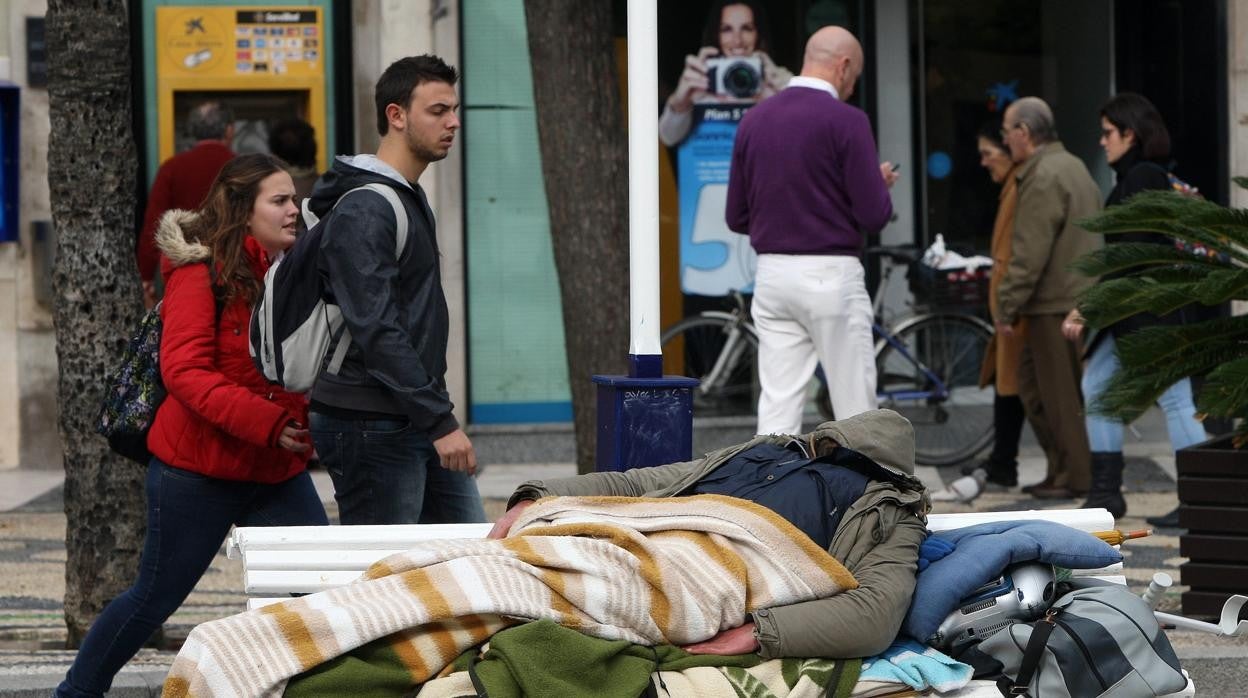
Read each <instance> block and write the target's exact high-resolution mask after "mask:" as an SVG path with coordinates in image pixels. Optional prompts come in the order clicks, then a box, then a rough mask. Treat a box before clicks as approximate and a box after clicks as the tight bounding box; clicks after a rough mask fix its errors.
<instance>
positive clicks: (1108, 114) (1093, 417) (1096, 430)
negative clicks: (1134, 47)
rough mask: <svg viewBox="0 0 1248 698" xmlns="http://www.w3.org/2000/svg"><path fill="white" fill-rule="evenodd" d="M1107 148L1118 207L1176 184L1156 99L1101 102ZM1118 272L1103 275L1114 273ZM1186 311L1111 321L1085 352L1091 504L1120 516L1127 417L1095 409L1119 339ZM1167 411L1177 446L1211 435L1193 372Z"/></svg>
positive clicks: (1079, 325)
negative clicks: (1200, 416) (1200, 415)
mask: <svg viewBox="0 0 1248 698" xmlns="http://www.w3.org/2000/svg"><path fill="white" fill-rule="evenodd" d="M1101 147H1102V148H1104V149H1105V158H1106V159H1107V160H1108V161H1109V164H1110V167H1112V168H1113V169H1114V174H1115V176H1116V183H1115V185H1114V189H1113V191H1111V192H1110V194H1109V198H1108V199H1106V201H1105V207H1106V208H1109V207H1110V206H1115V205H1117V204H1120V203H1122V202H1123V201H1126V200H1127V199H1129V198H1131V197H1132V196H1134V195H1135V194H1138V193H1140V192H1142V191H1148V190H1153V189H1159V190H1168V189H1170V188H1171V185H1170V178H1169V172H1168V170H1167V168H1166V163H1168V162H1169V160H1170V133H1169V132H1168V131H1167V130H1166V124H1165V122H1164V121H1163V120H1162V118H1161V114H1160V113H1159V112H1158V111H1157V108H1156V107H1154V106H1153V104H1152V102H1150V101H1148V99H1146V98H1144V97H1142V96H1140V95H1138V94H1134V93H1130V92H1123V93H1121V94H1119V95H1117V96H1115V97H1113V98H1112V99H1110V100H1109V101H1108V102H1106V103H1105V106H1103V107H1101ZM1105 241H1106V243H1107V244H1111V245H1112V244H1121V243H1126V242H1147V243H1155V244H1159V245H1173V244H1174V241H1173V240H1172V239H1170V238H1169V237H1168V236H1166V235H1162V234H1160V233H1146V232H1138V233H1126V234H1121V235H1107V236H1106V237H1105ZM1114 276H1115V275H1113V274H1110V275H1107V276H1106V277H1103V278H1102V281H1104V280H1106V279H1111V278H1114ZM1181 321H1182V319H1181V317H1180V314H1179V313H1171V314H1169V315H1166V316H1162V317H1159V316H1156V315H1151V314H1143V313H1142V314H1137V315H1133V316H1131V317H1128V318H1125V319H1123V320H1120V321H1118V322H1116V323H1114V324H1113V325H1110V326H1109V327H1106V328H1103V329H1101V330H1099V331H1097V332H1096V333H1094V334H1093V335H1091V336H1090V337H1088V339H1087V348H1086V350H1085V353H1084V356H1085V357H1086V359H1087V366H1086V368H1085V369H1084V372H1083V384H1082V388H1083V402H1084V405H1086V406H1087V407H1088V411H1087V417H1086V418H1085V422H1086V425H1087V430H1088V445H1089V446H1091V448H1092V487H1091V489H1090V490H1089V492H1088V500H1087V501H1086V502H1084V504H1083V506H1084V507H1104V508H1105V509H1108V510H1109V512H1110V513H1111V514H1113V515H1114V518H1119V517H1121V516H1122V515H1123V514H1125V513H1126V511H1127V502H1126V500H1125V499H1123V496H1122V471H1123V468H1124V461H1123V457H1122V440H1123V437H1122V432H1123V426H1124V425H1123V424H1122V422H1119V421H1117V420H1115V419H1112V418H1109V417H1105V416H1103V415H1099V414H1096V413H1095V405H1096V403H1097V401H1098V400H1099V399H1100V397H1101V395H1102V394H1104V392H1105V389H1106V387H1108V385H1109V380H1110V378H1111V377H1113V375H1114V373H1115V372H1116V371H1117V370H1118V366H1119V363H1118V356H1117V354H1116V353H1115V351H1114V348H1115V340H1116V339H1118V338H1121V337H1123V336H1126V335H1128V334H1130V333H1132V332H1135V331H1136V330H1138V329H1140V328H1142V327H1148V326H1151V325H1158V324H1179V323H1180V322H1181ZM1083 330H1084V321H1083V316H1081V315H1080V314H1079V310H1078V309H1075V310H1072V311H1071V312H1070V314H1069V315H1068V316H1067V317H1066V320H1065V321H1064V322H1063V323H1062V332H1063V334H1065V335H1066V337H1067V338H1068V339H1070V340H1071V341H1078V340H1079V339H1080V338H1081V337H1082V335H1083ZM1157 404H1158V405H1160V406H1161V409H1162V411H1163V412H1165V415H1166V430H1167V431H1168V432H1169V434H1170V445H1171V447H1173V448H1174V450H1176V451H1177V450H1179V449H1180V448H1185V447H1187V446H1190V445H1192V444H1195V443H1199V442H1201V441H1204V440H1205V439H1206V438H1207V437H1206V436H1205V430H1204V427H1202V426H1201V424H1200V422H1198V421H1197V420H1196V417H1195V414H1196V407H1195V405H1194V404H1193V402H1192V384H1191V381H1190V380H1188V379H1187V378H1184V379H1182V380H1180V381H1179V382H1177V383H1175V384H1174V385H1172V386H1170V387H1169V388H1167V389H1166V391H1165V392H1164V393H1162V395H1161V397H1160V398H1158V400H1157ZM1178 518H1179V517H1178V509H1177V508H1176V509H1175V510H1174V511H1171V512H1170V513H1169V514H1166V515H1164V516H1159V517H1150V518H1148V519H1147V521H1148V522H1149V523H1151V524H1153V525H1154V526H1178V524H1179V521H1178Z"/></svg>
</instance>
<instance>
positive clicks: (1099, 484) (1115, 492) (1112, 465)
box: [1083, 451, 1127, 519]
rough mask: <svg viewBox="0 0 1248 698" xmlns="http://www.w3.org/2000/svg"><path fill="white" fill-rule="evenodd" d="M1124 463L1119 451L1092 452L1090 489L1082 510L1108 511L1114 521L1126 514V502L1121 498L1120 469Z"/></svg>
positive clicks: (1124, 465)
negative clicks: (1099, 509) (1098, 509)
mask: <svg viewBox="0 0 1248 698" xmlns="http://www.w3.org/2000/svg"><path fill="white" fill-rule="evenodd" d="M1124 467H1126V463H1125V462H1124V461H1123V459H1122V452H1121V451H1114V452H1104V451H1103V452H1096V451H1093V452H1092V488H1091V489H1090V490H1089V491H1088V500H1087V501H1086V502H1084V503H1083V508H1084V509H1095V508H1098V507H1099V508H1102V509H1108V510H1109V513H1110V514H1111V515H1113V517H1114V518H1115V519H1121V518H1122V517H1123V516H1124V515H1125V514H1126V513H1127V500H1125V499H1123V497H1122V469H1123V468H1124Z"/></svg>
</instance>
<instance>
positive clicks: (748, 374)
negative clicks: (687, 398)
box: [660, 311, 758, 417]
mask: <svg viewBox="0 0 1248 698" xmlns="http://www.w3.org/2000/svg"><path fill="white" fill-rule="evenodd" d="M660 342H661V344H662V346H663V355H664V359H665V361H664V363H665V364H668V365H671V364H669V363H668V362H669V360H671V359H673V358H676V359H677V360H679V358H683V359H684V375H686V376H689V377H690V378H697V379H698V380H699V381H702V382H701V384H700V385H698V387H697V388H694V389H693V406H694V413H695V414H697V415H698V416H699V417H710V416H714V417H726V416H738V415H753V414H754V413H755V410H756V409H757V408H758V336H757V335H756V334H755V333H754V328H753V327H750V326H749V325H747V324H744V323H740V322H738V320H737V319H736V317H734V316H733V315H732V314H730V313H720V312H717V311H709V312H705V313H702V314H700V315H696V316H694V317H689V318H685V319H684V320H681V321H680V322H678V323H676V324H675V325H672V326H671V327H669V328H667V330H666V331H665V332H664V333H663V336H662V338H661V339H660Z"/></svg>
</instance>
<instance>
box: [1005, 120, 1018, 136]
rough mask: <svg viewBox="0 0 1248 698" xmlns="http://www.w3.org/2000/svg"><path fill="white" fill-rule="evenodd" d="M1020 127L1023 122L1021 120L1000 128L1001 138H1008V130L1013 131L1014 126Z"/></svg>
mask: <svg viewBox="0 0 1248 698" xmlns="http://www.w3.org/2000/svg"><path fill="white" fill-rule="evenodd" d="M1022 127H1023V122H1021V121H1019V122H1017V123H1015V124H1014V125H1013V126H1006V127H1005V128H1003V129H1001V138H1008V137H1009V135H1010V131H1013V130H1014V129H1016V128H1022Z"/></svg>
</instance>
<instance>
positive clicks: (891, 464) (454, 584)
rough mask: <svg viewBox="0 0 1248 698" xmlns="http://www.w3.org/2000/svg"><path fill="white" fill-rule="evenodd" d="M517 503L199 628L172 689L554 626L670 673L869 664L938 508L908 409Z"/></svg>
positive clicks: (535, 484)
mask: <svg viewBox="0 0 1248 698" xmlns="http://www.w3.org/2000/svg"><path fill="white" fill-rule="evenodd" d="M508 504H509V509H508V511H507V513H506V514H505V515H504V516H503V517H502V518H500V519H499V521H498V523H497V524H496V525H495V527H494V530H493V531H491V533H490V537H489V538H488V539H486V540H459V541H429V542H427V543H425V544H422V545H421V546H419V547H417V548H414V549H412V550H410V551H407V552H404V553H400V554H396V555H392V556H390V557H388V558H386V559H384V560H381V561H379V562H377V563H376V564H374V565H373V566H372V567H371V568H369V570H368V571H367V572H366V573H365V574H364V576H363V577H362V578H361V579H360V580H359V581H357V582H355V583H353V584H349V585H347V586H344V587H339V588H336V589H331V590H329V591H326V592H322V593H319V594H314V595H311V596H306V597H302V598H299V599H292V600H291V601H286V602H282V603H278V604H274V605H271V606H266V607H263V608H260V609H257V610H255V611H251V612H248V613H243V614H239V615H236V616H232V617H229V618H225V619H222V620H219V621H213V622H210V623H205V624H203V625H201V626H199V627H197V628H196V629H195V630H194V631H192V633H191V635H190V636H189V637H188V639H187V641H186V644H185V645H184V646H183V649H182V651H181V652H180V653H179V655H178V657H177V659H176V660H175V662H174V664H173V667H172V668H171V670H170V674H169V678H168V680H167V681H166V683H165V692H164V694H165V695H166V696H182V695H194V696H206V695H278V694H281V693H282V692H283V691H287V693H288V695H289V694H292V693H297V692H298V693H303V694H307V695H312V694H314V691H313V690H311V685H310V684H309V685H305V687H304V689H303V691H295V690H294V689H295V688H296V686H298V684H299V683H300V681H299V680H296V681H293V682H292V681H291V679H292V678H294V677H299V679H300V680H302V679H305V678H308V677H315V676H316V675H317V674H318V672H320V671H322V670H323V669H324V668H325V667H333V668H334V669H335V670H336V671H338V672H339V673H340V674H341V673H342V672H343V671H346V670H347V669H349V668H350V663H351V662H356V661H363V662H365V663H367V662H368V661H369V659H368V658H369V657H373V658H375V657H377V656H378V655H386V656H388V657H389V658H391V659H393V660H395V662H394V663H396V664H398V665H400V666H401V669H402V670H401V671H400V673H401V674H403V676H402V677H401V680H402V681H404V682H406V685H407V686H408V688H409V690H410V689H411V688H414V687H418V686H419V684H422V683H425V682H427V681H430V679H433V678H435V677H438V676H439V675H440V673H444V672H445V671H449V670H450V669H451V668H452V667H451V666H448V665H452V663H453V662H455V661H456V660H457V658H459V657H460V655H461V654H466V653H465V650H468V649H469V648H472V647H476V646H478V645H480V644H481V643H482V642H484V641H485V640H487V639H489V638H490V637H491V636H492V635H494V634H495V633H497V632H499V631H500V630H503V629H505V628H508V627H510V626H515V625H520V624H525V623H527V625H525V626H524V627H526V628H528V627H538V626H539V624H538V623H528V621H535V620H536V621H544V622H545V624H544V625H542V627H553V628H556V629H558V630H563V629H564V628H570V629H573V630H577V631H580V632H579V633H569V634H571V635H575V636H577V637H584V636H590V638H599V639H600V640H593V642H600V641H601V640H607V641H617V644H619V643H621V642H622V643H623V644H625V645H627V644H629V643H631V644H632V645H640V646H645V647H644V649H645V650H646V660H645V661H646V662H647V663H648V665H649V666H651V667H658V666H659V665H660V663H661V662H660V651H659V649H665V650H674V649H675V648H672V647H670V646H672V645H675V646H678V647H683V649H684V650H685V652H687V653H689V654H686V653H685V652H680V651H679V650H676V652H677V653H678V654H679V655H680V656H681V657H688V656H689V655H703V656H705V657H706V660H707V661H712V664H713V656H714V655H734V656H736V655H741V654H746V653H757V655H761V657H762V658H777V657H819V658H844V659H852V658H861V657H868V656H871V655H875V654H878V653H880V652H883V651H884V650H885V649H887V648H888V647H889V645H890V643H892V642H893V640H894V639H895V638H896V637H897V634H898V631H899V629H900V628H901V624H902V621H903V618H904V617H905V615H906V611H907V608H908V607H909V605H910V600H911V595H912V593H913V591H914V587H915V571H916V568H917V561H918V555H919V546H920V545H921V544H922V542H923V539H924V537H925V536H926V526H925V517H926V513H927V510H928V508H929V500H928V496H927V493H926V490H925V489H924V487H923V485H922V484H921V483H920V482H919V481H918V480H917V479H916V478H915V477H914V432H913V429H912V428H911V426H910V423H909V422H908V421H907V420H906V419H905V418H904V417H902V416H901V415H899V414H897V413H895V412H892V411H889V410H875V411H871V412H866V413H863V414H860V415H857V416H854V417H851V418H848V419H844V420H840V421H837V422H827V423H824V424H822V425H820V427H819V428H817V429H816V430H815V431H813V432H811V433H809V434H804V435H801V436H784V435H774V436H760V437H756V438H754V439H753V440H751V441H749V442H747V443H744V444H739V445H736V446H732V447H729V448H725V449H722V450H719V451H716V452H713V453H710V454H708V455H707V456H705V457H704V458H702V459H699V460H695V461H690V462H686V463H674V464H670V465H662V466H657V467H652V468H639V469H635V470H630V471H626V472H612V473H592V474H588V475H581V476H577V477H573V478H566V479H560V480H553V481H547V482H542V481H531V482H527V483H525V484H523V485H521V486H520V487H519V488H518V489H517V490H516V492H515V494H513V495H512V497H511V499H510V501H509V502H508ZM550 621H553V623H551V622H550ZM556 624H557V625H556ZM560 626H562V627H560ZM564 632H566V631H564ZM656 648H657V649H656ZM571 651H572V652H574V653H575V652H580V651H582V650H580V649H577V650H571ZM536 656H538V657H542V658H543V665H542V666H541V667H539V671H546V670H548V669H549V670H552V671H553V670H554V669H553V668H552V667H551V666H550V662H551V655H550V654H549V653H546V652H539V653H538V654H537V655H536ZM361 657H363V659H361ZM724 659H728V657H724ZM647 674H648V672H647ZM371 678H379V673H378V672H373V673H372V675H371V677H370V674H369V673H368V672H357V673H356V675H355V676H354V677H353V678H352V681H357V682H358V681H360V680H365V681H367V680H370V679H371ZM647 681H648V678H647ZM288 682H289V685H288ZM433 683H436V682H430V685H432V684H433ZM325 685H328V684H325ZM852 685H853V679H851V680H850V681H849V686H851V687H852ZM354 686H355V687H356V688H358V689H361V690H363V689H364V686H362V685H361V684H359V683H355V684H354ZM355 693H356V694H357V695H363V693H361V692H359V691H355ZM378 695H381V694H378ZM421 695H424V693H423V692H422V694H421ZM633 695H636V693H634V694H633Z"/></svg>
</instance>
